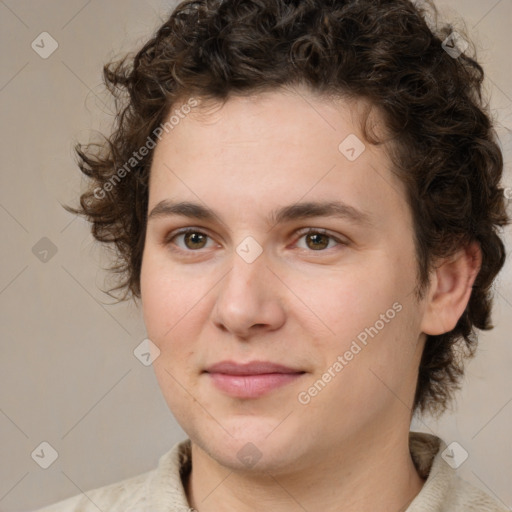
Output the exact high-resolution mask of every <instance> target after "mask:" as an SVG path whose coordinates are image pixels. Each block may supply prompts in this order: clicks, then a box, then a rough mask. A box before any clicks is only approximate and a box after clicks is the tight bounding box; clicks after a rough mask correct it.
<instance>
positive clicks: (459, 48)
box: [441, 31, 469, 59]
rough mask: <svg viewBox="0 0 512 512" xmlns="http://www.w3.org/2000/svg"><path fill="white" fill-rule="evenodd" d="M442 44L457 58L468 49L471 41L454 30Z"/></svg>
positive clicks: (445, 49)
mask: <svg viewBox="0 0 512 512" xmlns="http://www.w3.org/2000/svg"><path fill="white" fill-rule="evenodd" d="M441 46H442V47H443V50H444V51H445V52H446V53H447V54H448V55H449V56H450V57H451V58H452V59H457V58H458V57H460V55H461V53H464V52H465V51H466V50H467V49H468V47H469V43H468V42H467V41H466V40H465V39H464V38H463V37H462V36H461V35H460V34H459V33H458V32H455V31H454V32H452V33H451V34H450V35H449V36H448V37H447V38H446V39H445V40H444V41H443V42H442V44H441Z"/></svg>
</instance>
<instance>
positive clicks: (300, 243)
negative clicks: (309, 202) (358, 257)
mask: <svg viewBox="0 0 512 512" xmlns="http://www.w3.org/2000/svg"><path fill="white" fill-rule="evenodd" d="M299 234H300V235H301V236H300V238H299V239H298V240H297V242H296V245H297V247H299V248H300V249H305V250H311V251H317V252H319V251H323V250H325V249H334V248H335V247H337V246H339V245H347V242H344V241H343V240H341V239H340V238H338V237H336V236H334V235H331V234H330V233H328V232H327V231H324V230H323V229H320V228H316V229H315V228H307V229H305V230H302V231H300V232H299Z"/></svg>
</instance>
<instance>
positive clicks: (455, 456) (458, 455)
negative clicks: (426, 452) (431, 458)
mask: <svg viewBox="0 0 512 512" xmlns="http://www.w3.org/2000/svg"><path fill="white" fill-rule="evenodd" d="M468 456H469V454H468V452H467V451H466V450H465V449H464V448H463V447H462V446H461V445H460V444H459V443H457V441H453V443H450V444H449V445H448V446H447V447H446V448H445V450H444V451H443V453H441V457H442V458H443V459H444V461H445V462H446V463H447V464H448V465H449V466H450V467H451V468H453V469H457V468H459V467H460V466H462V464H464V462H465V461H466V459H467V458H468Z"/></svg>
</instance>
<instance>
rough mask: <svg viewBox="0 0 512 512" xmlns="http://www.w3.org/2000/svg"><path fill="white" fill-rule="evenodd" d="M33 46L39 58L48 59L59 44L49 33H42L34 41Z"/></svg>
mask: <svg viewBox="0 0 512 512" xmlns="http://www.w3.org/2000/svg"><path fill="white" fill-rule="evenodd" d="M31 46H32V50H34V51H35V52H36V53H37V54H38V55H39V57H41V58H42V59H47V58H48V57H49V56H50V55H51V54H52V53H53V52H54V51H55V50H56V49H57V48H58V47H59V43H57V41H55V39H54V38H53V37H52V36H51V35H50V34H48V32H41V33H40V34H39V35H38V36H37V37H36V38H35V39H34V40H33V41H32V44H31Z"/></svg>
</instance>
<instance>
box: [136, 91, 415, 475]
mask: <svg viewBox="0 0 512 512" xmlns="http://www.w3.org/2000/svg"><path fill="white" fill-rule="evenodd" d="M296 91H298V90H295V91H291V90H290V91H286V92H285V91H279V92H278V91H274V92H269V93H264V94H263V93H261V94H258V95H255V96H252V97H245V98H241V97H238V98H236V97H233V98H231V99H230V100H228V102H227V103H226V104H225V105H224V106H222V108H220V105H219V106H218V108H216V109H210V110H209V111H208V113H206V111H205V110H202V109H201V105H199V106H198V107H195V111H194V109H193V110H192V112H191V113H190V114H188V115H187V116H186V117H184V118H182V119H181V120H180V122H179V124H177V125H175V126H174V128H173V129H172V130H169V132H168V133H166V134H165V135H164V136H163V137H162V139H161V141H160V142H159V143H158V145H157V147H156V149H155V154H154V160H153V164H152V168H151V176H150V188H149V208H148V213H149V219H148V225H147V235H146V241H145V249H144V254H143V263H142V273H141V298H142V307H143V314H144V321H145V324H146V328H147V332H148V337H149V339H151V340H152V342H153V343H154V344H155V345H156V346H157V347H158V349H159V350H160V355H159V356H158V357H157V358H156V360H155V361H154V363H153V366H154V368H155V372H156V376H157V379H158V382H159V385H160V387H161V389H162V392H163V395H164V397H165V399H166V401H167V403H168V405H169V407H170V409H171V411H172V412H173V414H174V416H175V417H176V419H177V421H178V422H179V423H180V425H181V426H182V428H183V429H184V431H185V432H186V433H187V434H188V436H189V437H190V438H191V439H192V441H193V443H195V444H196V445H197V446H199V447H200V448H201V449H202V450H203V451H204V452H206V453H207V454H209V455H210V456H211V457H212V458H213V459H215V460H216V461H218V462H220V463H221V464H223V465H225V466H227V467H230V468H239V469H242V468H244V467H245V468H248V465H247V459H245V458H244V455H249V456H250V455H254V456H256V457H259V458H260V460H259V462H258V465H257V468H258V470H262V469H267V470H270V469H272V470H273V471H276V472H278V471H280V470H283V471H284V470H286V469H287V468H292V467H293V468H298V467H300V466H301V465H304V466H306V465H311V463H312V461H314V460H315V458H322V457H325V456H326V455H328V454H329V455H332V454H333V453H336V452H337V451H341V450H343V449H346V448H347V446H354V444H353V443H354V442H356V443H357V442H359V441H362V440H364V439H365V438H366V439H368V438H372V439H375V437H376V436H378V435H388V434H389V432H390V431H391V429H394V428H396V427H397V425H402V426H403V428H404V429H405V430H404V431H408V429H409V421H410V410H409V409H408V408H407V407H406V406H404V404H408V405H409V407H410V406H412V399H413V396H414V390H415V385H416V377H417V368H418V364H419V358H420V356H421V349H422V343H423V341H424V335H422V334H421V329H420V324H421V318H422V315H423V314H424V307H423V306H422V304H421V303H419V302H417V300H416V297H415V294H414V289H415V286H416V256H415V249H414V243H413V228H412V220H411V214H410V211H409V208H408V206H407V204H406V200H405V192H404V190H403V186H402V185H401V183H400V182H399V181H398V179H397V178H396V177H395V176H394V175H393V174H392V172H391V164H390V161H389V158H388V156H387V155H386V153H385V151H384V149H383V148H382V147H378V148H377V147H375V146H372V145H370V144H369V143H365V148H364V147H363V146H361V143H362V142H361V141H363V135H362V134H361V133H360V112H361V111H362V110H361V108H360V107H361V104H359V103H354V102H351V103H348V102H346V101H342V100H338V101H336V103H333V102H332V101H331V102H329V101H328V100H327V99H325V98H322V97H319V96H315V95H313V94H312V93H310V92H308V91H306V90H300V94H298V93H297V92H296ZM199 114H201V115H199ZM374 119H375V122H377V123H378V117H374ZM376 126H377V128H378V124H377V125H376ZM349 136H350V137H349ZM347 137H349V138H348V139H347ZM355 137H357V139H356V138H355ZM345 139H347V140H345ZM358 139H359V141H358ZM343 141H345V142H343ZM340 143H341V145H340ZM184 231H186V232H184ZM226 361H228V362H232V363H238V364H239V365H241V366H239V367H235V368H228V367H224V368H217V369H215V368H212V366H213V365H216V364H217V363H222V362H226ZM255 361H257V362H267V363H275V364H278V365H282V366H283V367H285V368H281V367H279V368H277V367H274V368H273V367H270V366H267V367H265V366H262V365H256V366H254V367H251V366H244V365H246V363H252V362H255ZM208 370H210V371H208ZM283 372H288V373H283ZM235 373H238V374H239V373H244V374H245V376H241V375H234V374H235ZM248 443H252V444H248Z"/></svg>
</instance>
